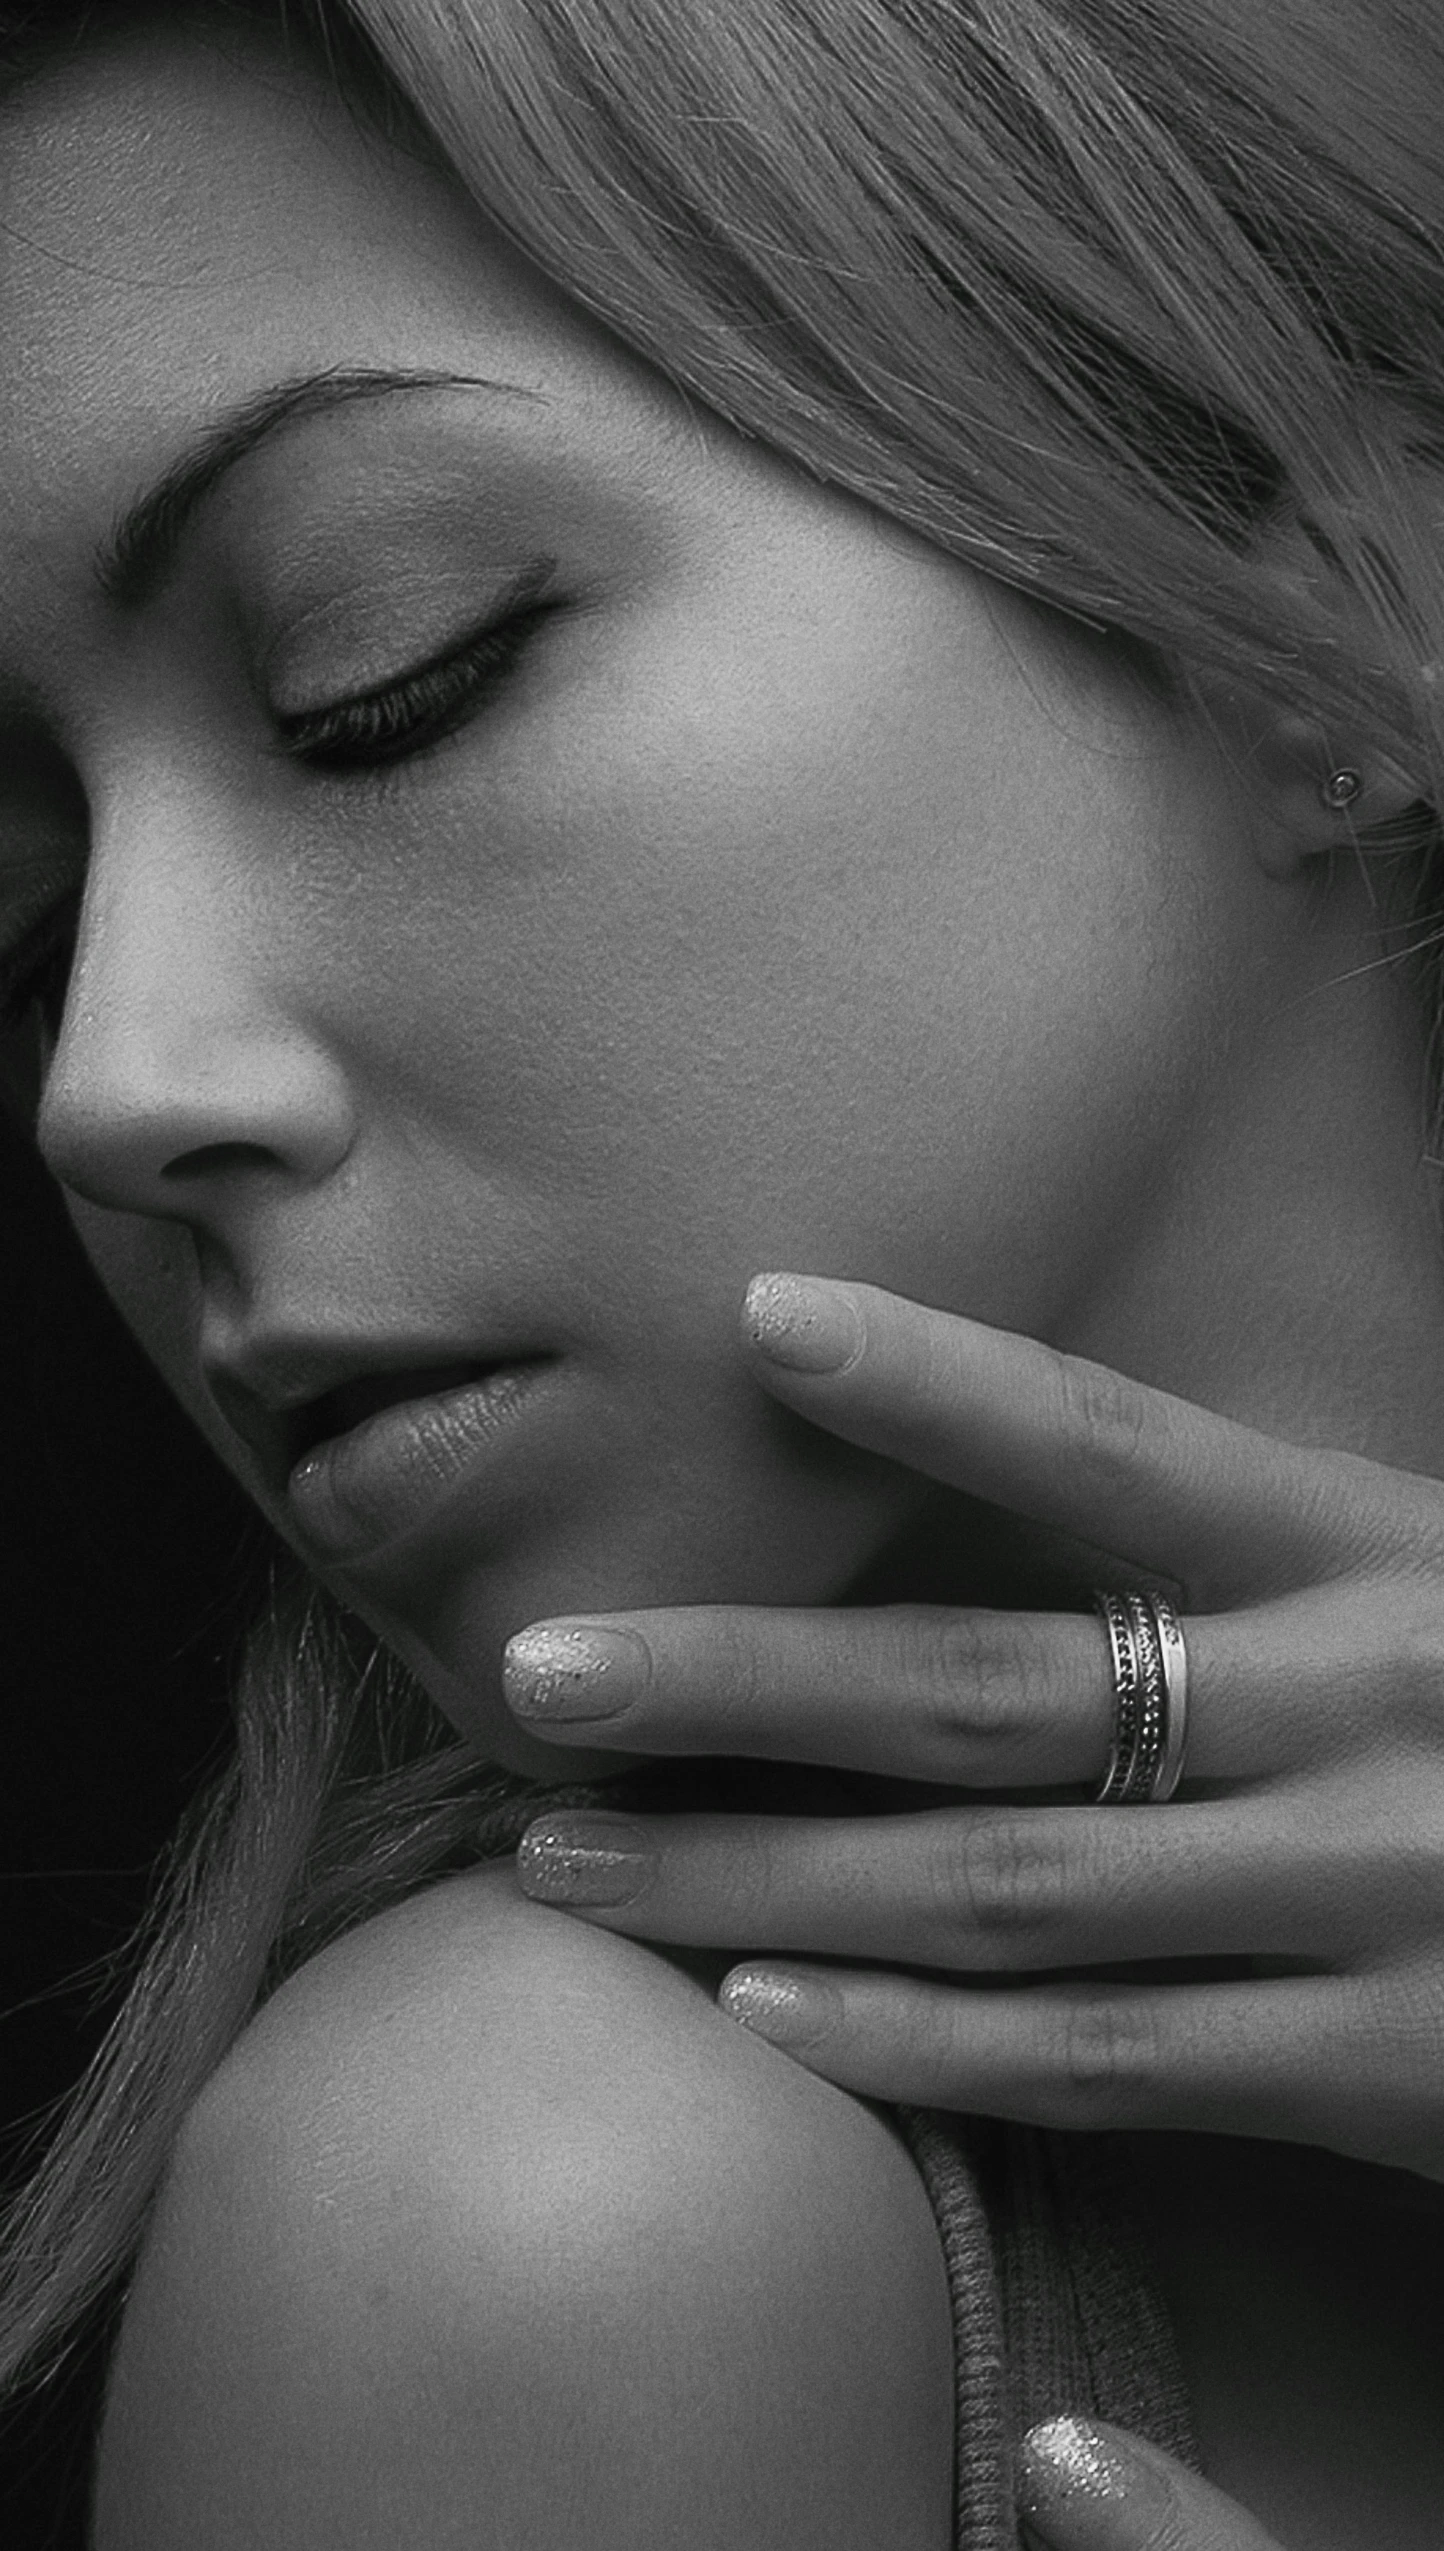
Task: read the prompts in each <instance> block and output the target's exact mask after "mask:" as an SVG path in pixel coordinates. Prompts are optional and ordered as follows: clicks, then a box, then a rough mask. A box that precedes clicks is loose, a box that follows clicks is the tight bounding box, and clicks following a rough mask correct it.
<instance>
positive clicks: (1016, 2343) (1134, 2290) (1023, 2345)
mask: <svg viewBox="0 0 1444 2551" xmlns="http://www.w3.org/2000/svg"><path fill="white" fill-rule="evenodd" d="M995 2150H996V2155H997V2158H996V2162H995V2166H994V2169H993V2171H992V2173H991V2174H990V2179H989V2184H988V2189H987V2195H988V2201H989V2218H990V2223H991V2228H992V2233H993V2240H994V2246H995V2254H996V2258H997V2269H998V2279H999V2284H1000V2287H1001V2291H1002V2318H1003V2330H1004V2337H1005V2341H1006V2346H1007V2363H1008V2394H1009V2402H1010V2406H1011V2411H1012V2419H1013V2425H1014V2431H1015V2433H1016V2434H1017V2435H1020V2436H1021V2435H1024V2434H1026V2432H1027V2430H1028V2428H1029V2427H1030V2426H1032V2425H1033V2424H1034V2423H1035V2422H1036V2421H1037V2420H1038V2419H1040V2418H1054V2417H1057V2416H1059V2415H1061V2414H1062V2413H1064V2412H1066V2411H1069V2410H1073V2411H1080V2412H1082V2413H1084V2414H1085V2415H1086V2414H1087V2413H1089V2412H1092V2413H1093V2414H1095V2415H1096V2416H1098V2417H1100V2418H1109V2419H1112V2420H1114V2421H1115V2422H1116V2423H1117V2425H1119V2426H1120V2427H1128V2428H1131V2429H1132V2430H1133V2432H1134V2434H1135V2435H1140V2436H1147V2437H1148V2438H1149V2439H1150V2440H1151V2442H1153V2443H1154V2444H1157V2445H1162V2446H1163V2447H1164V2448H1165V2450H1166V2451H1167V2452H1169V2453H1173V2454H1178V2455H1180V2456H1181V2457H1182V2459H1183V2460H1184V2461H1185V2462H1189V2463H1192V2464H1194V2465H1195V2466H1196V2465H1197V2461H1198V2451H1197V2446H1196V2444H1195V2442H1194V2436H1193V2422H1192V2419H1191V2416H1190V2413H1189V2407H1188V2395H1187V2392H1186V2390H1185V2388H1184V2381H1183V2372H1182V2368H1181V2366H1180V2364H1179V2359H1178V2350H1177V2347H1176V2345H1175V2342H1174V2337H1173V2331H1172V2328H1171V2327H1170V2324H1169V2320H1168V2315H1167V2313H1166V2311H1165V2309H1164V2306H1163V2302H1162V2299H1161V2297H1160V2296H1159V2294H1158V2291H1157V2288H1156V2287H1155V2285H1154V2282H1153V2277H1152V2272H1151V2270H1150V2267H1149V2264H1148V2258H1147V2253H1146V2250H1145V2248H1144V2244H1143V2240H1142V2237H1141V2234H1140V2232H1139V2229H1138V2226H1137V2223H1136V2221H1135V2218H1134V2213H1133V2209H1132V2206H1131V2203H1130V2200H1129V2191H1128V2181H1127V2174H1126V2170H1125V2169H1124V2168H1123V2166H1122V2165H1121V2162H1120V2157H1119V2153H1118V2150H1117V2148H1116V2147H1115V2145H1114V2144H1113V2142H1112V2141H1111V2140H1110V2139H1109V2138H1108V2137H1106V2136H1098V2135H1064V2134H1044V2133H1042V2132H1040V2131H1039V2130H1038V2129H1037V2128H1034V2127H1031V2126H1009V2127H1005V2128H1004V2129H1002V2131H1001V2133H1000V2136H999V2140H998V2144H997V2146H996V2148H995Z"/></svg>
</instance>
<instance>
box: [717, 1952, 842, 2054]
mask: <svg viewBox="0 0 1444 2551" xmlns="http://www.w3.org/2000/svg"><path fill="white" fill-rule="evenodd" d="M836 2000H837V1997H836V1995H835V1994H834V1992H833V1990H832V1987H831V1985H828V1984H815V1983H813V1982H811V1981H810V1980H809V1982H808V1983H806V1984H801V1983H799V1982H798V1979H797V1977H796V1976H795V1975H774V1974H771V1973H769V1972H768V1970H767V1969H766V1968H765V1967H753V1966H735V1967H734V1968H733V1970H732V1972H731V1974H730V1975H727V1976H724V1977H723V1979H722V1983H721V1985H720V1986H719V1988H718V1993H717V2001H718V2005H719V2008H720V2009H722V2010H724V2011H725V2012H726V2014H727V2017H728V2018H729V2019H732V2020H740V2021H741V2023H742V2026H743V2027H744V2028H750V2029H751V2030H752V2032H753V2034H754V2036H756V2037H765V2038H766V2039H767V2042H768V2044H769V2045H770V2046H810V2045H811V2044H812V2043H813V2040H814V2039H815V2038H819V2037H822V2036H824V2035H825V2033H826V2031H827V2027H828V2024H829V2022H830V2021H831V2020H832V2019H833V2018H834V2017H835V2016H836Z"/></svg>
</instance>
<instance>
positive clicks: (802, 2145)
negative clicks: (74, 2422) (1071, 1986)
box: [96, 1867, 952, 2551]
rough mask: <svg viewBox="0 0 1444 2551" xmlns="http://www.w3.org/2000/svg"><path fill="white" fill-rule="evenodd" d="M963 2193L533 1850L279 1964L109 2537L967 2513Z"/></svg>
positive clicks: (303, 2536)
mask: <svg viewBox="0 0 1444 2551" xmlns="http://www.w3.org/2000/svg"><path fill="white" fill-rule="evenodd" d="M951 2464H952V2399H951V2341H950V2325H949V2316H948V2307H947V2296H946V2289H945V2284H944V2278H943V2270H942V2264H941V2259H940V2255H939V2252H938V2247H937V2242H936V2238H935V2235H934V2232H933V2227H932V2221H931V2216H930V2214H929V2210H928V2206H927V2201H926V2198H925V2196H924V2194H923V2191H922V2188H921V2185H920V2183H919V2181H918V2179H917V2177H916V2175H915V2173H914V2171H913V2169H912V2166H911V2164H910V2162H909V2161H908V2159H907V2156H906V2154H905V2153H904V2152H903V2150H902V2148H901V2146H900V2145H899V2144H898V2142H897V2141H896V2139H895V2137H894V2136H893V2135H892V2134H891V2133H890V2132H889V2130H888V2129H887V2127H886V2126H885V2125H884V2124H883V2123H882V2122H881V2121H880V2120H879V2119H878V2118H877V2117H876V2116H874V2115H873V2114H871V2113H870V2112H869V2111H868V2110H867V2109H865V2108H863V2107H861V2106H859V2105H858V2104H857V2103H856V2102H855V2101H853V2100H851V2099H849V2098H847V2097H845V2096H844V2095H843V2094H842V2093H840V2092H838V2091H835V2090H834V2089H832V2088H831V2086H830V2085H828V2084H826V2083H823V2082H820V2081H817V2080H815V2079H814V2078H813V2077H812V2076H811V2075H809V2074H807V2073H804V2072H803V2071H802V2070H801V2069H800V2068H799V2067H797V2066H795V2065H792V2064H790V2063H788V2061H787V2060H786V2058H785V2057H783V2056H780V2055H778V2054H777V2053H776V2052H775V2051H774V2050H773V2049H771V2048H768V2047H766V2046H763V2045H761V2044H759V2043H758V2042H757V2041H756V2040H754V2039H752V2038H749V2037H748V2036H747V2034H746V2032H745V2031H743V2030H741V2029H739V2028H737V2027H736V2026H735V2025H734V2024H733V2023H732V2022H731V2021H729V2020H726V2019H724V2018H723V2017H722V2016H721V2015H720V2014H719V2013H718V2012H717V2010H716V2009H715V2007H714V2006H713V2003H712V2001H711V1998H710V1996H709V1995H708V1994H707V1993H706V1992H705V1991H704V1990H703V1989H702V1987H700V1986H699V1985H697V1984H695V1983H693V1982H692V1981H691V1979H690V1978H688V1977H687V1976H685V1975H683V1974H681V1973H679V1972H678V1971H677V1969H675V1968H674V1967H672V1966H670V1965H669V1964H667V1963H666V1962H665V1961H664V1960H662V1959H660V1958H658V1957H656V1956H655V1955H653V1954H652V1953H651V1952H650V1951H648V1950H647V1949H645V1948H641V1947H639V1946H638V1945H637V1944H636V1943H634V1942H631V1941H627V1940H624V1939H620V1938H616V1937H614V1936H612V1935H610V1934H607V1933H603V1932H600V1931H594V1930H590V1929H588V1928H587V1927H586V1926H585V1925H583V1924H582V1923H580V1922H575V1921H572V1920H569V1919H568V1918H567V1917H566V1916H564V1915H561V1914H557V1913H553V1912H550V1911H548V1910H547V1909H545V1908H544V1907H541V1906H536V1905H532V1904H529V1903H528V1902H527V1901H526V1900H525V1899H524V1898H523V1897H522V1896H521V1895H520V1894H519V1892H518V1891H517V1889H516V1887H515V1883H514V1880H513V1878H512V1875H511V1871H510V1868H509V1867H505V1868H492V1869H486V1870H481V1871H477V1872H475V1873H474V1874H472V1875H470V1876H467V1877H465V1878H460V1879H453V1880H449V1881H447V1882H446V1883H445V1884H443V1885H440V1886H438V1887H436V1888H433V1889H431V1890H430V1891H429V1892H427V1893H426V1894H424V1895H422V1896H420V1897H417V1898H414V1899H412V1900H411V1901H410V1902H409V1903H407V1904H405V1905H403V1906H401V1907H399V1908H397V1909H396V1910H394V1911H392V1912H391V1913H388V1914H386V1915H384V1916H382V1917H380V1918H379V1919H378V1920H376V1921H374V1922H372V1923H370V1924H367V1925H365V1926H364V1927H363V1928H362V1929H360V1930H358V1931H356V1932H354V1933H352V1934H351V1935H349V1936H348V1937H347V1938H346V1939H344V1940H342V1941H340V1942H338V1943H337V1944H336V1945H335V1946H334V1947H333V1948H331V1949H329V1950H328V1951H326V1952H325V1953H324V1955H322V1956H321V1957H319V1958H318V1959H316V1960H315V1961H314V1962H313V1964H312V1965H310V1966H309V1967H307V1968H306V1969H304V1970H303V1972H302V1973H301V1974H300V1975H298V1976H297V1977H295V1978H293V1979H292V1981H291V1982H290V1983H289V1984H288V1985H287V1986H286V1987H285V1988H284V1989H283V1990H282V1992H280V1993H279V1994H277V1995H276V1997H275V1998H274V2000H273V2001H272V2002H271V2003H270V2004H268V2005H267V2007H266V2009H265V2010H264V2011H263V2012H262V2013H261V2014H260V2016H259V2018H258V2019H257V2020H256V2021H255V2022H254V2023H253V2024H252V2026H251V2028H250V2029H249V2030H248V2031H247V2033H246V2035H245V2036H244V2037H243V2038H242V2040H241V2042H240V2044H239V2046H238V2047H237V2048H236V2049H235V2050H234V2052H233V2054H232V2055H231V2057H229V2058H228V2060H227V2062H226V2064H225V2065H224V2066H223V2067H222V2068H221V2071H220V2072H219V2073H218V2074H217V2076H216V2078H215V2080H214V2081H213V2083H212V2084H211V2086H210V2088H209V2089H208V2091H207V2093H206V2094H205V2096H204V2097H203V2099H202V2100H201V2101H200V2102H199V2104H198V2106H197V2108H196V2110H195V2112H194V2114H193V2116H192V2118H191V2120H190V2122H189V2125H188V2126H187V2129H186V2131H185V2133H184V2134H183V2135H182V2137H181V2140H180V2144H179V2147H178V2149H177V2152H176V2155H175V2159H174V2163H173V2166H172V2169H171V2171H170V2174H169V2177H168V2181H167V2184H166V2187H165V2190H164V2192H163V2194H162V2198H161V2201H160V2203H159V2205H158V2207H157V2210H156V2214H155V2218H154V2221H153V2225H152V2228H151V2232H150V2235H149V2238H148V2240H147V2244H146V2247H145V2250H144V2253H143V2255H142V2260H141V2264H140V2267H139V2270H138V2273H137V2277H136V2280H135V2285H134V2288H133V2291H132V2295H131V2299H130V2302H129V2305H128V2307H127V2313H126V2318H125V2323H124V2326H123V2330H122V2335H121V2339H120V2342H119V2346H118V2348H117V2354H116V2361H115V2366H114V2370H113V2376H112V2383H111V2392H110V2399H109V2403H108V2407H107V2413H106V2419H105V2425H104V2431H103V2435H102V2444H101V2456H100V2468H99V2482H98V2491H97V2528H96V2544H97V2551H141V2546H142V2545H143V2546H144V2551H180V2546H181V2545H182V2544H184V2545H185V2546H186V2551H240V2546H242V2545H246V2546H250V2545H254V2544H259V2543H262V2542H264V2543H265V2544H266V2545H267V2546H268V2551H301V2546H302V2545H304V2546H306V2551H330V2546H332V2545H335V2546H337V2551H340V2546H341V2545H342V2544H344V2545H346V2546H347V2551H370V2546H373V2545H374V2546H378V2551H379V2546H381V2545H383V2544H385V2545H387V2546H394V2545H396V2544H398V2543H402V2542H404V2543H405V2544H406V2545H407V2546H408V2551H431V2546H432V2545H436V2546H440V2545H442V2544H453V2543H462V2542H464V2543H465V2544H466V2545H467V2546H468V2551H489V2546H492V2545H495V2546H497V2551H500V2546H502V2545H503V2544H505V2545H508V2546H510V2545H513V2544H516V2545H526V2546H528V2551H531V2547H532V2546H535V2551H582V2547H583V2546H584V2545H585V2546H586V2551H622V2546H623V2545H625V2546H626V2551H663V2547H664V2546H666V2551H673V2547H674V2546H675V2545H677V2544H678V2543H680V2542H684V2541H685V2542H686V2543H687V2544H688V2545H689V2546H691V2551H773V2546H774V2545H775V2546H776V2551H781V2546H782V2545H784V2544H786V2545H787V2546H788V2551H814V2546H815V2551H822V2547H823V2545H826V2546H827V2551H876V2545H877V2544H878V2543H879V2542H883V2541H885V2542H887V2543H888V2544H889V2546H890V2547H891V2551H946V2545H947V2544H948V2542H949V2540H950V2519H949V2494H950V2475H951Z"/></svg>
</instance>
